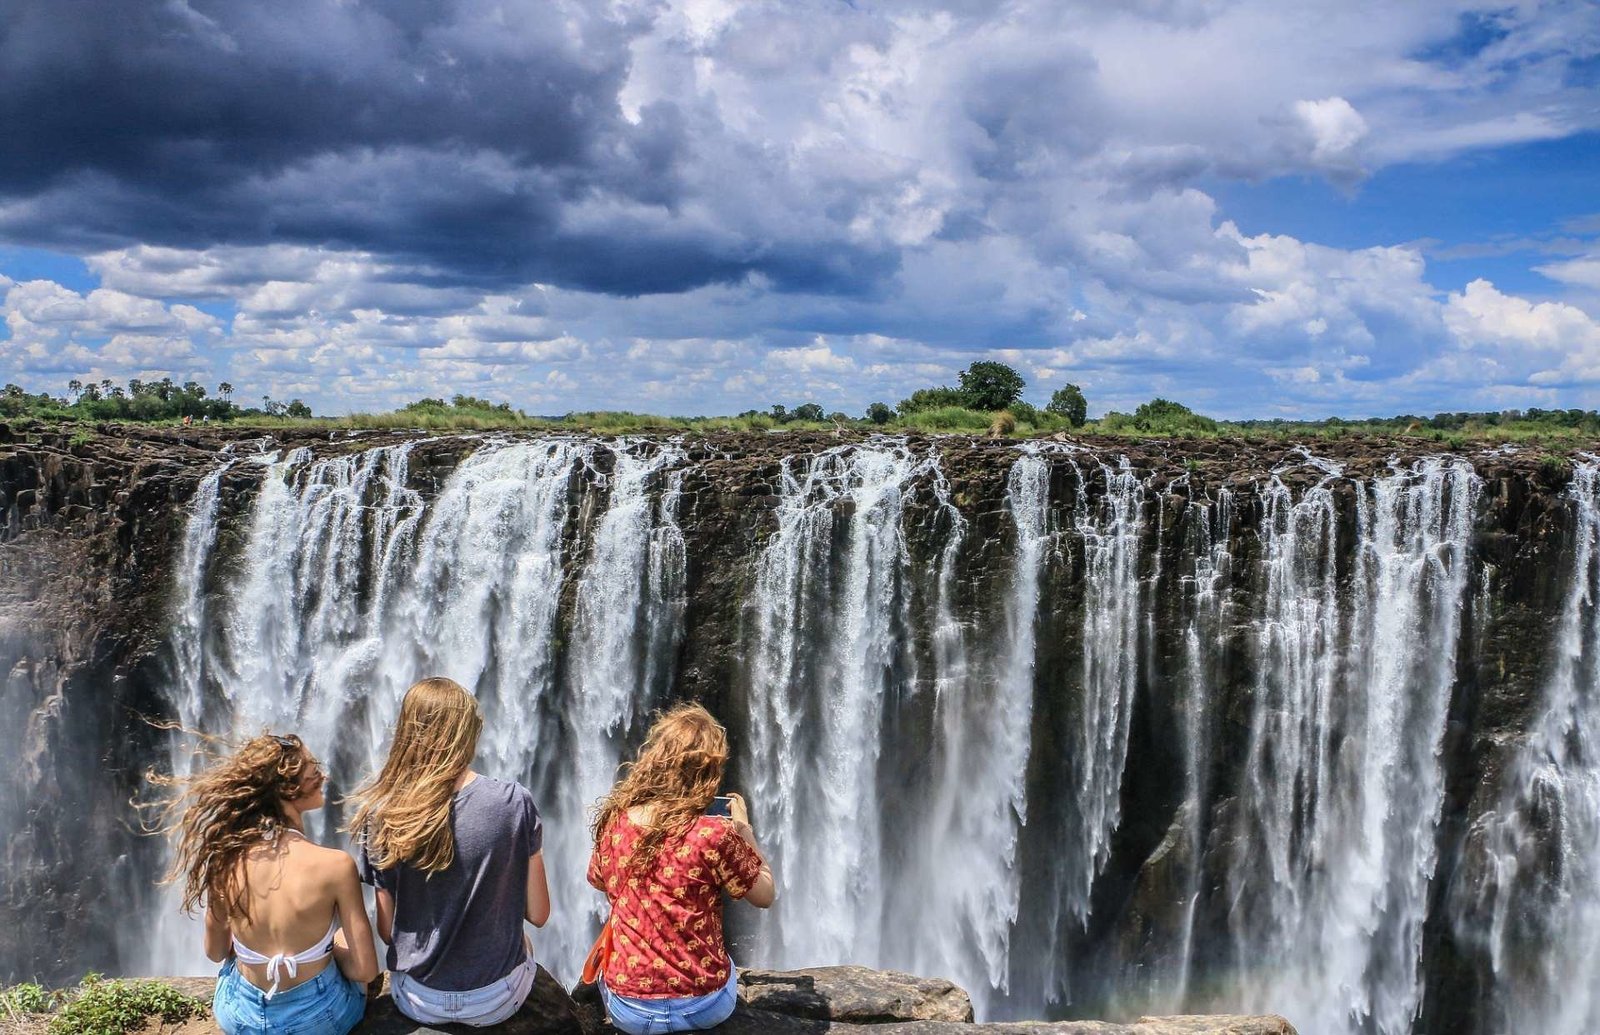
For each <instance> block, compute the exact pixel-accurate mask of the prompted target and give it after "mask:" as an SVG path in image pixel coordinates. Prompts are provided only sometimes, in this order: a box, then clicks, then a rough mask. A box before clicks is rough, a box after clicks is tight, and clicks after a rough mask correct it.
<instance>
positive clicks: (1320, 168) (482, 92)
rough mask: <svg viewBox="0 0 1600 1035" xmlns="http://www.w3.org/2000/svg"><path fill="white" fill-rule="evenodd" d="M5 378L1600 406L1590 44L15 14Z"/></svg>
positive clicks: (847, 11) (391, 395)
mask: <svg viewBox="0 0 1600 1035" xmlns="http://www.w3.org/2000/svg"><path fill="white" fill-rule="evenodd" d="M9 10H10V11H11V12H12V13H9V14H8V18H7V20H6V21H5V23H4V24H0V125H5V126H6V127H7V135H6V137H7V139H6V147H5V148H3V149H0V310H3V312H4V317H5V319H4V326H3V327H0V379H3V380H4V381H8V382H9V381H14V382H17V383H20V384H22V385H24V386H25V387H28V388H29V389H30V390H54V391H60V390H61V389H62V388H63V387H64V385H65V384H66V382H67V381H68V380H70V379H72V378H74V377H77V378H80V379H84V380H96V381H98V380H100V379H102V378H105V377H110V378H113V379H116V380H125V379H127V378H129V377H141V378H148V377H159V376H164V375H171V376H173V377H175V378H178V379H180V380H188V379H190V378H195V379H199V380H201V381H203V382H205V383H208V384H213V383H215V382H218V381H221V380H228V381H231V382H232V383H233V384H235V385H236V386H238V387H239V389H240V392H241V394H243V395H245V396H246V397H248V398H256V397H259V396H260V395H261V394H271V395H272V396H274V397H277V398H285V399H286V398H292V397H299V398H303V399H305V400H306V401H308V402H310V403H311V404H312V405H313V406H314V407H316V408H317V409H318V410H319V411H320V412H330V413H340V412H347V411H350V410H361V409H382V408H388V407H391V406H394V405H398V404H401V403H404V402H406V401H409V400H410V399H414V398H417V397H420V396H423V395H441V394H444V395H448V394H451V393H453V392H458V391H459V392H468V393H472V394H477V395H483V396H488V397H490V398H494V399H503V400H508V401H510V402H512V403H513V404H514V405H517V406H519V407H523V408H525V409H527V410H529V411H531V412H539V413H550V412H562V411H565V410H569V409H592V408H616V409H622V408H626V409H639V410H650V411H655V412H670V413H691V414H692V413H727V412H735V411H738V410H742V409H745V408H748V407H752V406H754V407H762V408H764V407H766V406H767V405H770V404H771V403H774V402H782V403H785V404H787V405H790V406H793V405H796V404H798V403H800V402H806V401H816V402H820V403H822V404H823V405H824V406H825V407H826V408H827V409H829V410H833V409H844V410H847V411H851V412H860V411H861V410H862V409H863V408H864V407H865V406H866V405H867V404H868V403H870V402H872V401H874V400H884V401H888V402H891V403H893V402H895V401H897V400H898V399H900V398H902V397H904V396H905V395H906V394H908V393H909V392H910V391H911V390H913V389H915V388H917V387H921V386H926V385H930V384H939V383H950V382H953V381H954V379H955V377H956V375H957V373H958V372H959V371H960V370H961V369H962V368H963V367H965V366H966V365H967V364H968V363H970V362H972V361H973V360H976V359H1000V360H1003V361H1005V362H1009V363H1012V364H1013V365H1015V366H1017V367H1018V368H1019V369H1020V370H1022V371H1023V373H1024V374H1025V376H1026V377H1027V378H1028V381H1029V390H1028V398H1030V399H1032V400H1033V401H1036V402H1043V401H1044V400H1046V399H1047V398H1048V397H1049V395H1050V393H1051V391H1053V389H1054V388H1055V387H1057V386H1059V385H1060V384H1062V383H1064V382H1067V381H1073V382H1076V383H1078V384H1080V385H1082V386H1083V388H1084V390H1085V392H1086V394H1087V395H1088V397H1089V400H1090V408H1091V412H1096V413H1099V412H1104V411H1105V410H1108V409H1112V408H1123V409H1126V408H1131V407H1132V406H1134V405H1137V404H1138V403H1139V402H1141V401H1143V400H1145V399H1148V398H1150V397H1151V396H1153V395H1157V394H1161V395H1166V396H1169V397H1174V398H1178V399H1181V400H1183V401H1185V402H1188V403H1190V404H1191V405H1194V406H1195V407H1196V408H1198V409H1201V410H1203V411H1205V412H1208V413H1212V414H1215V415H1218V416H1235V417H1245V416H1258V417H1270V416H1302V417H1321V416H1326V415H1329V414H1343V415H1348V416H1360V415H1370V414H1389V413H1398V412H1418V411H1421V412H1431V411H1433V410H1442V409H1498V408H1504V407H1522V406H1534V405H1539V406H1585V407H1593V406H1600V390H1597V385H1600V172H1597V170H1600V5H1596V4H1593V3H1589V2H1565V3H1560V2H1557V3H1545V2H1534V0H1529V2H1523V3H1499V4H1493V5H1485V4H1479V3H1467V2H1459V3H1458V2H1445V0H1426V2H1424V0H1419V2H1416V3H1407V4H1393V3H1376V2H1373V3H1368V2H1349V0H1346V2H1340V3H1332V2H1315V3H1311V2H1288V0H1128V2H1125V3H1106V2H1101V0H1092V2H1091V0H1083V2H1071V0H1050V2H1042V0H1041V2H1027V0H1018V2H1009V3H973V2H970V0H953V2H950V3H944V4H939V3H926V2H915V0H893V2H884V3H877V4H871V3H855V4H841V3H837V2H820V0H781V2H780V0H739V2H736V0H608V2H607V3H604V4H600V3H588V2H582V0H517V2H507V3H502V4H498V5H484V4H480V3H470V2H467V0H448V2H441V3H438V4H429V5H415V4H409V3H403V2H399V0H376V2H375V0H340V2H335V0H283V2H281V3H276V4H272V5H261V4H251V3H245V2H243V0H129V2H126V3H121V4H106V3H103V2H100V3H95V2H89V0H63V2H53V3H43V2H36V0H19V2H17V3H15V4H13V5H12V7H11V8H10V9H9Z"/></svg>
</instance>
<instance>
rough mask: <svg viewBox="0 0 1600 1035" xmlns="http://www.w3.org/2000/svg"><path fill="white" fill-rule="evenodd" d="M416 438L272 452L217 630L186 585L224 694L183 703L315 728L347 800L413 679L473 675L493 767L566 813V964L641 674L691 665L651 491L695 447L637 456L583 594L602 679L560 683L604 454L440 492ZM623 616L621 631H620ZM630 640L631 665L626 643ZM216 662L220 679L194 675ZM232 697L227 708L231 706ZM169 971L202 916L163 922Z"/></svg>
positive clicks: (552, 843) (553, 942)
mask: <svg viewBox="0 0 1600 1035" xmlns="http://www.w3.org/2000/svg"><path fill="white" fill-rule="evenodd" d="M414 446H415V443H408V444H405V445H401V446H393V447H385V448H381V449H374V450H369V451H366V452H361V453H356V454H352V455H349V456H343V457H336V458H331V459H326V460H313V459H312V458H311V456H310V454H309V453H308V452H307V451H306V450H295V451H293V452H291V453H289V454H287V455H285V456H283V457H281V458H280V457H276V456H268V457H264V458H260V459H259V460H258V461H257V462H260V463H265V464H267V470H266V474H265V477H264V478H263V481H262V485H261V489H260V492H259V494H258V497H257V499H256V501H255V506H254V512H253V517H252V520H251V525H250V533H249V536H248V538H247V540H246V543H245V545H244V547H243V550H242V556H241V561H242V565H243V571H242V572H241V573H240V576H239V577H238V579H237V581H236V583H235V584H234V586H233V587H232V589H231V592H230V593H229V598H228V603H229V605H230V606H229V607H228V608H227V609H226V614H225V616H224V617H223V618H222V619H221V622H220V625H221V628H220V630H218V631H217V634H216V635H215V636H208V635H207V631H206V630H205V629H204V628H203V626H204V625H205V621H204V618H205V616H204V615H203V614H201V613H200V612H199V611H198V610H197V605H195V604H194V603H193V602H190V601H189V600H188V599H187V597H186V598H185V600H184V602H183V603H182V604H181V605H180V614H179V620H178V622H177V624H176V627H175V633H174V635H175V641H176V642H175V644H174V652H173V653H174V656H175V657H176V658H177V659H179V664H178V665H177V666H175V667H176V668H177V670H178V672H179V675H180V686H182V687H187V686H190V685H197V686H203V687H204V688H205V689H204V690H203V692H202V693H201V696H202V697H203V698H204V700H205V701H206V706H205V707H198V708H197V707H192V706H185V705H184V704H183V703H182V702H183V701H184V700H185V699H186V695H187V694H188V691H186V690H180V691H179V692H178V694H177V698H178V699H177V701H175V703H176V704H178V711H179V714H180V717H181V718H182V720H183V721H184V722H186V723H197V724H199V725H200V726H201V727H202V728H210V729H217V730H233V731H236V732H250V731H253V730H255V729H258V728H260V727H261V726H263V725H265V726H267V727H270V728H272V729H276V730H287V729H294V730H297V731H299V732H300V733H301V735H302V736H303V737H304V738H305V739H306V741H307V743H308V744H309V745H310V746H311V747H312V749H313V751H318V752H324V753H326V761H327V762H328V763H329V771H330V777H331V781H332V788H333V789H334V790H335V792H336V793H347V792H348V791H349V790H350V789H352V788H353V786H354V784H355V782H356V781H359V780H360V779H362V778H364V777H365V776H366V775H367V774H370V773H372V772H374V771H375V770H376V768H377V767H378V766H379V765H380V764H381V762H382V757H383V751H384V750H385V749H386V746H387V741H388V734H389V727H390V725H391V724H392V723H393V721H394V716H395V715H396V714H397V713H398V710H399V703H400V699H401V697H402V696H403V695H404V693H405V690H406V688H407V687H408V686H409V685H410V684H411V683H412V682H414V681H415V680H416V679H418V678H420V677H422V676H424V675H430V674H440V673H442V674H448V675H450V676H451V677H452V678H455V679H457V680H458V681H460V682H462V683H463V684H464V685H466V686H468V687H470V688H472V689H473V690H474V692H475V693H476V694H477V696H478V698H479V700H480V702H481V703H482V706H483V708H484V711H485V717H486V722H485V732H484V735H483V737H482V740H481V742H480V744H479V762H480V764H481V765H482V767H483V768H484V769H485V771H487V772H489V773H491V774H492V775H496V776H501V777H504V778H509V779H516V780H521V781H523V782H525V783H527V784H529V786H530V787H531V789H532V790H533V791H534V795H535V801H536V802H539V803H540V804H541V805H542V806H543V807H544V808H545V810H546V813H547V816H546V819H547V838H548V841H547V852H548V857H549V858H550V860H551V861H550V864H549V866H548V870H549V873H550V878H551V885H552V887H551V894H552V898H553V899H554V900H555V901H556V902H559V903H562V904H563V905H564V906H565V907H566V908H565V911H564V915H558V916H557V918H556V919H555V920H553V921H552V922H551V924H550V925H549V927H548V928H547V929H546V930H545V931H543V932H541V933H540V935H539V936H538V943H537V944H538V949H537V951H538V952H539V954H540V956H541V958H544V959H547V960H548V965H549V966H550V967H551V969H552V970H554V971H556V972H557V973H565V972H566V971H568V970H569V969H570V967H571V961H573V960H581V958H582V952H583V949H584V948H586V947H587V943H588V939H589V938H591V937H592V934H593V931H592V921H591V920H590V918H589V917H588V915H587V911H583V910H580V909H579V905H580V904H581V903H585V902H586V901H587V900H588V899H590V898H591V897H592V893H591V892H590V891H589V889H588V888H587V885H586V884H585V883H584V881H583V864H584V862H585V861H586V860H587V835H586V834H585V832H584V830H583V824H584V815H583V814H584V809H585V808H586V806H587V804H588V803H589V802H590V800H592V798H591V796H598V794H599V793H601V792H603V791H604V789H605V788H604V787H603V786H599V783H598V775H597V774H598V773H599V771H600V770H603V769H604V768H606V763H605V761H604V759H603V758H601V757H600V755H601V753H605V752H609V754H608V755H607V757H610V758H611V759H612V760H613V761H612V763H611V764H613V765H614V763H615V759H617V758H618V757H620V751H619V749H618V748H617V747H616V746H615V741H616V740H617V738H619V737H620V736H621V735H622V734H625V733H626V732H627V728H626V727H627V720H628V718H629V717H630V715H631V710H630V707H629V706H628V705H626V704H624V705H619V704H618V702H619V701H620V700H622V699H623V698H624V697H626V696H631V695H634V694H636V693H637V692H638V690H639V687H640V684H638V683H635V682H634V680H635V679H645V680H647V681H653V683H654V685H656V686H658V687H660V686H662V685H664V683H665V681H666V680H667V679H669V678H670V654H671V647H672V643H673V638H674V636H675V635H676V632H675V629H676V627H677V625H678V623H679V614H678V611H679V609H680V608H681V601H680V599H679V596H680V594H681V586H682V566H683V553H682V539H681V534H680V533H678V531H677V528H676V525H675V523H674V515H673V503H672V496H671V494H670V493H669V494H668V495H667V497H666V498H665V499H663V500H662V501H661V502H660V504H659V506H658V505H657V504H656V503H655V502H654V501H653V500H652V499H650V498H648V497H647V496H646V487H647V485H648V484H649V483H650V481H651V479H652V478H653V477H655V476H656V475H658V474H659V473H660V472H662V471H663V470H664V469H665V468H666V467H668V466H670V465H671V464H672V463H674V462H676V461H677V460H679V459H681V456H682V453H681V451H679V450H676V449H675V448H674V447H672V446H670V445H669V446H665V447H662V448H661V449H659V450H653V449H650V448H649V447H642V446H635V447H628V446H624V447H621V448H619V449H618V450H617V451H616V454H615V460H616V470H615V471H614V473H613V477H612V479H611V493H610V498H609V502H610V506H609V507H608V509H607V510H606V511H605V513H604V514H603V515H602V516H601V518H600V520H599V522H598V527H597V529H596V532H595V535H594V545H593V548H592V549H591V551H590V557H589V566H588V568H587V569H586V571H585V573H584V575H583V577H581V578H580V579H579V582H578V586H577V590H576V593H577V599H578V602H579V613H580V615H581V614H584V613H588V614H590V615H592V616H595V619H594V621H591V622H589V623H588V624H584V622H582V621H580V626H579V635H578V638H577V639H578V645H577V647H576V649H575V651H574V664H575V669H574V670H575V671H580V672H581V673H582V677H581V678H580V679H579V680H577V682H576V683H575V685H573V686H571V687H558V686H556V670H557V666H556V654H555V635H556V627H555V620H556V614H557V609H558V606H559V601H560V599H561V594H562V592H563V584H564V580H565V574H564V572H565V569H564V562H565V556H566V546H565V538H564V537H565V535H566V533H567V530H568V511H569V506H570V505H571V504H572V503H573V502H574V498H575V493H577V492H580V491H582V489H581V486H582V485H585V484H589V483H590V482H595V483H598V482H600V481H602V479H599V478H597V477H595V476H594V472H593V470H592V467H591V465H592V463H593V460H594V452H595V449H596V448H597V447H596V446H595V445H594V444H592V443H587V442H576V441H569V440H552V441H548V442H538V443H527V442H497V441H490V442H486V443H485V444H483V445H482V446H481V447H480V448H478V449H477V450H476V451H474V452H473V453H471V454H470V455H469V456H468V457H467V458H466V459H464V460H463V461H462V462H461V464H460V465H459V466H458V467H457V468H456V469H455V471H454V472H453V473H452V474H451V476H450V477H449V479H448V480H447V481H446V482H445V484H444V485H443V486H442V487H441V489H440V491H439V493H438V496H437V498H436V499H434V500H433V501H432V503H431V504H427V505H425V504H424V501H423V498H422V496H421V495H420V494H419V493H418V492H417V491H416V490H415V489H413V488H411V487H409V486H408V480H409V472H408V468H407V457H408V454H409V452H410V450H411V449H412V448H414ZM207 500H208V497H207V496H206V494H205V490H203V491H202V494H201V495H200V496H199V497H198V498H197V503H196V506H195V510H194V513H193V515H192V517H191V523H190V532H189V540H190V541H193V542H195V543H196V544H201V543H209V542H210V541H211V539H212V538H214V533H212V532H211V531H209V525H210V523H212V522H213V521H214V513H215V507H214V504H212V503H209V502H207ZM487 544H492V548H489V546H488V545H487ZM184 557H185V563H186V566H187V567H186V570H185V572H184V575H183V578H184V579H185V580H186V582H193V584H195V585H204V584H205V571H206V566H207V565H208V563H209V555H208V551H207V550H204V549H200V548H198V546H197V548H196V549H194V550H192V551H191V550H189V549H187V548H186V550H185V554H184ZM607 614H609V617H607V618H606V619H605V621H609V622H618V623H621V624H622V628H621V629H620V631H614V630H611V629H607V628H604V627H603V623H602V622H601V621H600V616H603V615H607ZM618 637H621V639H618ZM623 642H626V643H627V644H628V645H629V647H628V649H627V650H625V651H623V652H622V658H618V657H617V656H615V652H614V651H613V648H615V647H616V646H617V645H618V644H619V643H623ZM184 659H193V660H191V661H185V660H184ZM195 670H198V671H200V672H202V673H204V674H203V675H202V676H200V677H199V678H198V679H197V678H195V677H193V676H190V675H188V673H189V672H191V671H195ZM644 685H650V683H649V682H647V683H646V684H644ZM558 697H559V698H561V700H562V701H564V702H566V704H565V707H564V708H563V707H562V706H560V705H558V702H557V701H556V700H555V699H556V698H558ZM211 702H220V705H221V708H220V710H218V711H216V713H215V714H212V711H211V710H209V709H210V708H211ZM563 730H569V731H570V734H569V735H570V738H571V740H570V743H569V741H568V740H567V739H565V736H564V734H563ZM573 744H576V745H579V747H578V749H577V750H574V749H573V747H572V745H573ZM185 764H187V762H186V760H185V759H178V760H175V765H179V766H182V765H185ZM585 767H587V770H585ZM586 777H587V778H586ZM596 787H598V788H599V789H598V790H596ZM334 796H335V795H334V794H330V799H331V798H333V797H334ZM569 799H572V800H570V801H569ZM580 799H581V800H580ZM337 818H338V817H337V816H335V815H334V814H333V810H331V809H330V810H329V811H328V814H327V815H324V816H322V817H317V816H315V815H314V816H313V817H312V829H311V831H310V832H311V833H312V834H313V836H315V837H318V838H319V839H322V840H324V841H332V840H336V838H335V837H334V834H333V829H332V827H333V822H332V821H334V820H336V819H337ZM151 966H152V968H153V969H155V970H161V971H165V972H169V973H170V972H174V971H176V972H189V971H193V970H195V969H196V968H198V967H203V963H202V962H201V960H200V957H199V939H198V937H197V935H196V934H195V929H194V927H193V925H192V924H173V925H171V926H169V927H167V928H164V929H163V932H162V936H161V939H160V947H159V949H158V952H157V953H156V954H155V956H154V958H153V959H152V960H151Z"/></svg>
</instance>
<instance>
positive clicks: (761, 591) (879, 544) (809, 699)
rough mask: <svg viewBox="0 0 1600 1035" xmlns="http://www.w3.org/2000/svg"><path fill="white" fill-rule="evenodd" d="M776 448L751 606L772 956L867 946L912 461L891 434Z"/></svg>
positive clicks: (755, 791)
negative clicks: (797, 459) (773, 903)
mask: <svg viewBox="0 0 1600 1035" xmlns="http://www.w3.org/2000/svg"><path fill="white" fill-rule="evenodd" d="M796 466H797V465H795V464H793V463H791V462H790V461H789V460H785V461H784V464H783V469H782V471H781V472H780V477H781V479H782V495H781V497H780V499H779V503H778V508H777V524H778V527H777V531H776V532H775V533H774V534H773V535H772V537H771V539H770V541H769V543H768V545H767V547H766V548H765V550H764V551H763V552H762V555H761V557H760V560H759V561H758V562H757V571H756V577H755V584H754V590H753V593H752V598H751V601H750V605H751V607H752V608H753V610H754V614H753V615H752V616H751V624H752V626H753V629H752V634H753V635H752V642H751V646H750V649H749V655H750V658H751V661H750V673H749V680H750V704H751V710H752V716H751V743H752V747H753V749H754V750H753V757H752V758H751V759H750V763H749V766H748V768H747V770H746V771H747V772H748V773H749V775H750V777H751V792H752V798H751V805H752V812H753V815H754V817H755V819H756V821H757V823H758V825H759V829H760V830H761V831H762V832H763V838H764V839H765V840H766V843H767V845H768V846H770V851H771V854H772V857H773V863H774V870H775V874H776V876H777V880H778V884H779V888H780V894H781V895H782V896H783V897H784V898H785V900H786V901H789V902H792V903H793V905H792V906H790V907H789V908H788V909H787V910H786V911H785V913H783V914H780V915H772V916H768V917H764V918H763V920H762V923H761V924H760V925H759V928H758V938H757V946H758V954H759V955H760V957H761V958H763V959H768V960H772V961H774V962H775V963H780V964H782V965H798V966H806V965H812V964H816V963H820V962H822V961H825V960H830V959H834V960H837V959H875V958H877V956H878V952H879V939H880V937H881V930H882V928H881V924H880V923H879V922H878V920H877V919H876V917H877V916H878V915H879V914H880V913H881V910H882V908H883V901H884V895H883V874H882V873H881V872H879V868H878V867H879V846H878V838H879V835H880V809H881V807H882V806H881V803H880V802H879V801H878V795H877V786H878V782H877V762H878V756H879V745H880V736H879V734H880V730H881V728H882V723H883V701H884V698H885V696H886V694H887V692H888V691H889V689H890V685H889V684H890V682H891V681H892V680H893V679H894V678H895V669H896V666H897V665H902V664H903V662H904V658H903V655H902V653H901V642H900V637H899V635H898V633H899V627H900V626H901V625H902V623H903V621H904V612H905V609H906V606H907V593H906V587H905V583H904V579H903V569H904V567H905V564H906V545H905V538H904V530H903V527H902V523H901V520H902V512H903V508H904V505H905V500H906V494H907V492H908V482H909V480H910V478H911V477H912V475H913V473H914V472H915V471H916V470H917V466H918V465H917V462H916V459H915V458H914V457H913V456H912V454H911V453H910V451H909V450H907V449H906V448H905V447H903V446H898V445H882V446H862V447H854V446H847V447H841V448H838V449H833V450H829V451H827V452H825V453H822V454H820V455H818V456H816V457H813V458H811V460H810V462H809V463H807V464H805V465H804V467H805V469H804V470H799V471H797V470H796V469H795V467H796Z"/></svg>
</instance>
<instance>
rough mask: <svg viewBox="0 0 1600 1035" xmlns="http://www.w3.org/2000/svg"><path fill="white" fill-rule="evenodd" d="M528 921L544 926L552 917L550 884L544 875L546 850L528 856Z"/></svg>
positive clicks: (536, 925)
mask: <svg viewBox="0 0 1600 1035" xmlns="http://www.w3.org/2000/svg"><path fill="white" fill-rule="evenodd" d="M527 919H528V923H530V924H532V925H533V926H535V927H543V926H544V924H545V921H546V920H549V919H550V884H549V882H548V881H547V880H546V879H545V875H544V852H542V851H539V852H534V853H533V854H532V855H530V856H528V912H527Z"/></svg>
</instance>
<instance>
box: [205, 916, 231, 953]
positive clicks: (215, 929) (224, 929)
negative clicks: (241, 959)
mask: <svg viewBox="0 0 1600 1035" xmlns="http://www.w3.org/2000/svg"><path fill="white" fill-rule="evenodd" d="M232 955H233V928H232V927H231V926H230V925H229V924H228V921H227V920H225V919H224V918H223V917H221V916H219V915H218V914H217V910H216V907H215V906H214V905H212V904H209V903H208V904H207V905H206V959H208V960H210V961H211V962H212V963H221V962H222V961H223V960H225V959H227V958H228V957H229V956H232Z"/></svg>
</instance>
